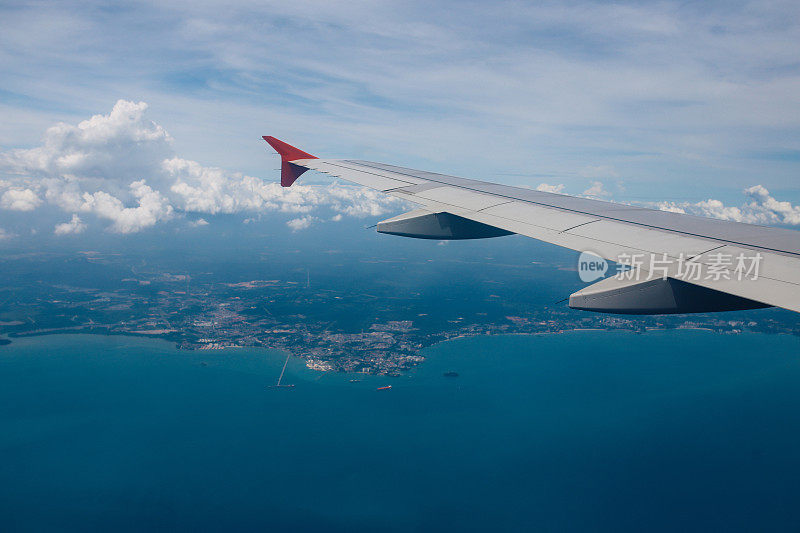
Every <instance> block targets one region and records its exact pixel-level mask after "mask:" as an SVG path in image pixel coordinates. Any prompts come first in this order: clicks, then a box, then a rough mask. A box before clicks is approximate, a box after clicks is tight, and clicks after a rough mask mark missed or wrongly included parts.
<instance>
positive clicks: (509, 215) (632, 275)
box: [264, 136, 800, 314]
mask: <svg viewBox="0 0 800 533" xmlns="http://www.w3.org/2000/svg"><path fill="white" fill-rule="evenodd" d="M264 140H266V141H267V142H268V143H269V144H270V145H271V146H272V147H273V148H275V150H276V151H277V152H278V153H279V154H280V155H281V159H282V167H281V184H282V185H283V186H285V187H289V186H291V185H292V183H294V181H295V180H296V179H297V178H298V177H300V175H301V174H302V173H303V172H305V171H306V170H308V169H313V170H316V171H318V172H322V173H325V174H330V175H332V176H336V177H340V178H342V179H344V180H347V181H351V182H353V183H357V184H359V185H363V186H365V187H369V188H371V189H377V190H379V191H382V192H384V193H386V194H390V195H392V196H395V197H397V198H402V199H403V200H407V201H409V202H412V203H414V204H417V205H419V206H420V208H419V209H417V210H414V211H411V212H409V213H405V214H402V215H399V216H397V217H394V218H391V219H388V220H385V221H383V222H380V223H379V224H378V226H377V229H378V231H379V232H382V233H389V234H394V235H402V236H406V237H415V238H427V239H437V240H441V239H473V238H486V237H497V236H502V235H510V234H514V233H517V234H520V235H525V236H527V237H531V238H534V239H538V240H541V241H545V242H548V243H551V244H555V245H558V246H562V247H565V248H570V249H572V250H577V251H580V252H589V253H590V254H591V255H590V256H581V257H582V258H583V257H594V256H597V257H600V258H602V259H604V260H607V261H612V262H615V263H617V264H618V265H623V266H624V267H625V268H623V269H621V272H620V273H619V274H617V275H616V276H612V277H607V278H605V279H602V280H601V281H599V282H597V283H595V284H593V285H590V286H588V287H585V288H583V289H581V290H579V291H577V292H576V293H573V294H572V295H571V296H570V298H569V305H570V307H573V308H577V309H586V310H592V311H600V312H611V313H627V314H664V313H686V312H706V311H724V310H737V309H753V308H758V307H770V306H777V307H783V308H785V309H790V310H792V311H797V312H800V232H797V231H793V230H788V229H782V228H774V227H768V226H758V225H752V224H742V223H737V222H729V221H723V220H716V219H710V218H705V217H697V216H692V215H686V214H680V213H670V212H665V211H658V210H654V209H647V208H643V207H636V206H630V205H623V204H617V203H612V202H605V201H600V200H592V199H588V198H577V197H573V196H568V195H563V194H554V193H549V192H542V191H535V190H530V189H523V188H519V187H512V186H508V185H500V184H495V183H487V182H483V181H478V180H472V179H465V178H458V177H454V176H448V175H444V174H437V173H434V172H425V171H421V170H412V169H408V168H403V167H398V166H394V165H387V164H383V163H373V162H369V161H358V160H351V159H319V158H317V157H314V156H312V155H311V154H308V153H306V152H303V151H302V150H299V149H297V148H294V147H293V146H290V145H288V144H286V143H284V142H282V141H279V140H278V139H275V138H274V137H269V136H265V137H264ZM587 261H590V260H587ZM580 266H582V265H579V267H580Z"/></svg>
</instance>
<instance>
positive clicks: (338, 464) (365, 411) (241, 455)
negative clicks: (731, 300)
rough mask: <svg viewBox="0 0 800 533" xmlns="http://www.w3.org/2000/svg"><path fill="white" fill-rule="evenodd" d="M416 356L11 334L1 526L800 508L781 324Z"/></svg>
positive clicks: (2, 412)
mask: <svg viewBox="0 0 800 533" xmlns="http://www.w3.org/2000/svg"><path fill="white" fill-rule="evenodd" d="M426 355H427V356H428V360H427V361H426V362H425V363H424V364H423V365H422V366H420V367H418V369H417V370H416V371H414V372H412V373H410V374H409V375H406V376H403V377H400V378H394V379H391V378H380V377H363V381H361V382H359V383H349V381H348V380H349V379H351V378H352V377H353V376H345V375H334V374H321V373H317V372H313V371H310V370H308V369H306V368H305V367H304V366H303V363H302V362H301V361H299V360H293V361H290V363H289V367H288V369H287V373H286V377H285V382H287V383H295V384H296V387H295V388H294V389H280V390H278V389H270V388H266V385H268V384H269V383H271V382H273V381H274V379H275V378H276V376H277V374H278V373H279V371H280V367H281V365H282V364H283V354H281V353H279V352H272V351H266V350H227V351H224V352H184V351H177V350H175V349H173V348H172V347H171V345H169V344H167V343H164V342H160V341H150V340H141V339H131V338H122V337H100V336H58V337H55V336H54V337H40V338H36V339H22V340H15V341H14V343H13V344H11V345H10V346H6V347H2V348H0V427H2V432H0V529H2V530H4V531H8V530H37V529H44V530H52V529H58V530H79V531H86V530H89V529H100V530H115V531H119V530H153V529H172V530H174V529H178V530H215V529H239V530H242V529H258V530H266V529H269V530H291V531H310V530H326V531H337V530H338V531H375V530H378V529H380V530H421V531H440V530H453V529H458V530H486V529H489V528H492V529H495V530H498V529H500V530H515V531H520V530H537V531H587V530H591V531H675V530H683V531H687V530H690V531H709V530H717V531H756V530H758V531H796V530H798V529H800V505H798V502H800V341H798V339H796V338H792V337H785V336H763V335H756V334H747V335H738V336H723V335H715V334H710V333H704V332H671V333H661V332H659V333H650V334H646V335H633V334H624V333H607V332H581V333H574V334H569V335H557V336H546V337H492V338H474V339H462V340H457V341H453V342H448V343H444V344H440V345H438V346H435V347H433V348H431V349H429V350H427V352H426ZM203 362H205V363H206V365H205V366H204V365H203V364H201V363H203ZM449 370H453V371H456V372H458V373H459V374H460V375H459V377H457V378H447V377H443V375H442V374H443V373H444V372H445V371H449ZM386 384H391V385H393V388H392V389H391V390H389V391H376V390H375V389H376V387H378V386H382V385H386Z"/></svg>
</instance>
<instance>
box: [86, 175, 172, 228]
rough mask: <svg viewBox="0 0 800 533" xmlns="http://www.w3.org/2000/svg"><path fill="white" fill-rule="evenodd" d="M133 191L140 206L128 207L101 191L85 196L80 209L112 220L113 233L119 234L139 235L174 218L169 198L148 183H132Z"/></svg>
mask: <svg viewBox="0 0 800 533" xmlns="http://www.w3.org/2000/svg"><path fill="white" fill-rule="evenodd" d="M130 188H131V191H132V192H133V196H134V197H135V198H136V199H137V200H138V205H137V206H136V207H125V206H124V205H123V203H122V201H120V199H119V198H116V197H114V196H112V195H110V194H108V193H107V192H104V191H98V192H95V193H94V194H89V193H84V194H83V204H82V205H81V206H80V210H81V211H83V212H89V213H94V214H96V215H97V216H99V217H102V218H105V219H108V220H110V221H112V225H111V230H112V231H114V232H117V233H135V232H137V231H140V230H142V229H144V228H149V227H150V226H153V225H155V224H156V223H157V222H159V221H162V220H169V219H171V218H172V216H173V208H172V206H171V205H169V203H168V202H167V199H166V198H165V197H164V196H162V195H161V193H159V192H158V191H154V190H153V189H152V188H150V187H149V186H148V185H147V184H146V183H145V182H144V180H141V181H135V182H133V183H131V185H130Z"/></svg>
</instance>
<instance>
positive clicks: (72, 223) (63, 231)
mask: <svg viewBox="0 0 800 533" xmlns="http://www.w3.org/2000/svg"><path fill="white" fill-rule="evenodd" d="M85 229H86V224H84V223H83V222H82V221H81V217H79V216H78V215H76V214H73V215H72V218H71V219H70V220H69V221H68V222H63V223H61V224H56V227H55V229H54V230H53V233H55V234H56V235H75V234H78V233H83V231H84V230H85Z"/></svg>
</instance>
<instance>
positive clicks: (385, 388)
mask: <svg viewBox="0 0 800 533" xmlns="http://www.w3.org/2000/svg"><path fill="white" fill-rule="evenodd" d="M391 388H392V386H391V385H386V386H385V387H378V388H377V389H375V390H389V389H391Z"/></svg>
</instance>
